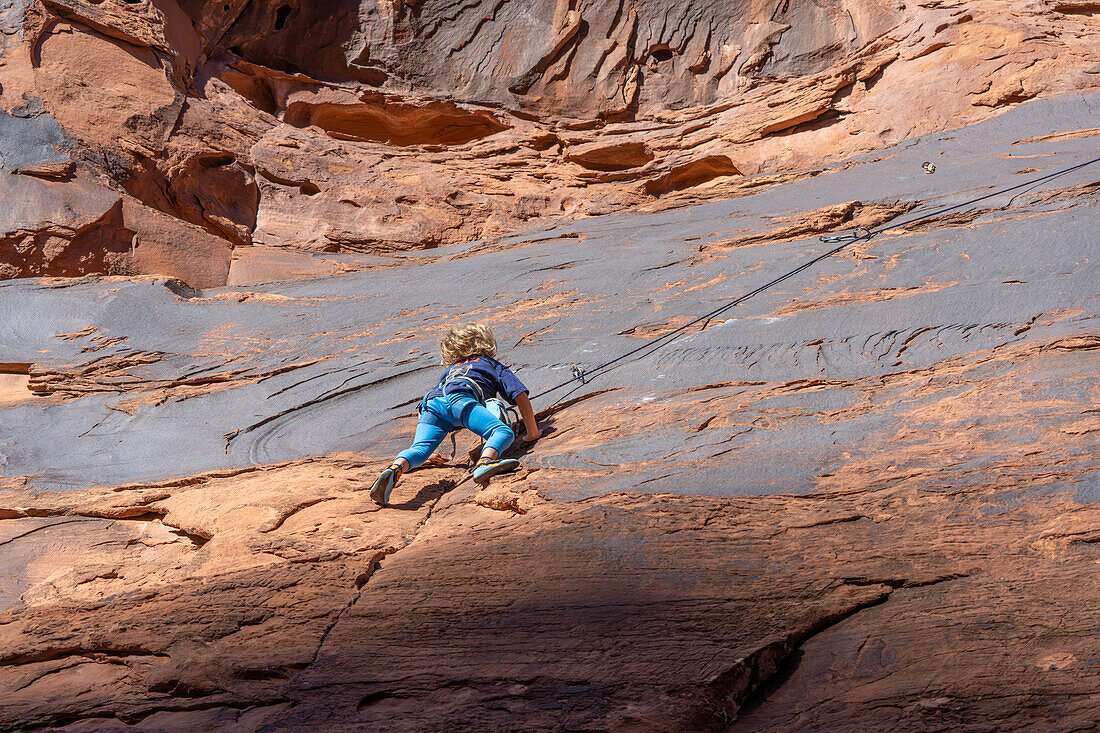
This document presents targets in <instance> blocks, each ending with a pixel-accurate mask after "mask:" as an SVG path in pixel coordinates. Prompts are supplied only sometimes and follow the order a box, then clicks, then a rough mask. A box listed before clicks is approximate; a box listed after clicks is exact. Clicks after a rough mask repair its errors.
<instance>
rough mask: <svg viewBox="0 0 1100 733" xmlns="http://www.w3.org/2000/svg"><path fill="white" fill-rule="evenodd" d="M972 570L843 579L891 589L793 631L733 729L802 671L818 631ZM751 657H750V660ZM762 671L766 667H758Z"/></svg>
mask: <svg viewBox="0 0 1100 733" xmlns="http://www.w3.org/2000/svg"><path fill="white" fill-rule="evenodd" d="M967 576H968V573H948V574H945V575H941V576H936V577H934V578H926V579H922V580H909V579H905V578H887V579H871V578H852V579H845V580H843V581H842V583H843V584H845V585H854V586H874V585H882V586H887V587H888V588H890V590H888V591H885V592H883V593H882V594H881V595H880V596H879V597H877V598H872V599H870V600H869V601H867V602H864V603H860V604H857V605H855V606H854V607H853V608H851V609H848V610H847V611H843V612H840V613H837V614H834V615H832V616H828V617H825V618H823V619H821V620H820V621H819V622H818V623H817V624H815V625H814V626H813V627H812V628H810V629H809V630H808V631H806V632H805V633H803V634H799V635H792V637H790V638H789V640H788V641H789V648H788V650H787V652H786V653H785V654H783V655H782V656H781V657H780V658H778V659H776V660H775V665H774V667H773V670H772V671H771V672H770V673H766V674H759V678H758V679H757V680H756V681H755V683H754V684H752V685H751V686H747V687H745V688H744V693H743V696H742V698H741V700H740V704H739V705H738V706H737V707H736V711H735V716H734V717H733V718H732V719H730V720H729V721H728V722H729V723H730V724H731V725H730V727H729V728H728V730H729V731H731V732H735V731H737V730H738V727H737V724H736V719H737V717H743V716H744V715H745V714H747V713H750V712H752V711H754V710H756V709H757V708H759V707H760V706H761V705H763V704H764V703H766V702H767V700H768V698H769V697H770V696H771V695H772V694H774V693H775V692H776V691H778V690H779V689H780V688H781V687H782V686H783V685H784V684H785V683H787V682H788V681H789V680H790V679H791V678H792V677H793V676H794V674H795V672H797V671H798V669H799V667H800V665H801V664H802V659H803V658H804V657H805V652H804V651H803V650H802V646H803V645H804V644H805V643H806V642H807V641H809V640H810V639H812V638H813V637H814V636H816V635H817V634H820V633H822V632H824V631H827V630H829V629H830V628H832V627H834V626H836V625H837V624H839V623H841V622H842V621H846V620H847V619H849V618H851V617H852V616H855V615H856V614H858V613H859V612H860V611H863V610H865V609H868V608H872V607H874V606H878V605H881V604H883V603H886V602H887V601H888V600H890V598H891V597H892V596H893V594H894V593H895V592H896V591H897V590H898V589H903V588H926V587H928V586H932V585H937V584H939V583H944V582H947V581H949V580H955V579H957V578H965V577H967ZM747 660H748V658H746V661H747ZM756 671H757V672H758V673H759V672H762V671H763V670H760V669H757V670H756Z"/></svg>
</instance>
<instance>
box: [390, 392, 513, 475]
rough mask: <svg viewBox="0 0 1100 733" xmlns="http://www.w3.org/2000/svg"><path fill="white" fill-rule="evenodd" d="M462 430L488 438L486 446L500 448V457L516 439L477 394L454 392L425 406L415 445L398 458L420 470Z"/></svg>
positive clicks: (510, 430) (430, 401)
mask: <svg viewBox="0 0 1100 733" xmlns="http://www.w3.org/2000/svg"><path fill="white" fill-rule="evenodd" d="M460 427H461V428H469V429H470V430H472V431H474V432H475V433H477V434H478V435H480V436H481V437H482V438H484V440H485V447H486V448H494V449H496V452H497V455H501V454H502V453H504V451H505V449H507V448H508V446H510V445H511V444H512V441H513V440H515V439H516V435H515V433H513V432H512V429H511V428H510V427H508V426H507V425H505V424H504V423H502V422H501V421H500V420H498V419H497V417H496V415H494V414H493V413H491V412H489V411H488V410H487V409H485V406H484V405H482V404H481V403H480V402H478V401H477V400H476V399H474V396H473V395H471V394H470V393H468V392H452V393H451V394H449V395H447V397H446V398H443V397H433V398H432V399H430V400H428V401H427V402H425V403H424V409H423V410H421V412H420V422H418V423H417V424H416V437H415V438H414V439H413V444H412V446H411V447H409V448H406V449H405V450H403V451H401V452H400V453H399V454H398V455H397V457H398V458H404V459H405V460H406V461H408V462H409V468H416V467H417V466H419V465H421V464H422V463H424V461H426V460H428V457H429V456H431V454H432V451H434V450H435V449H436V448H438V447H439V444H440V443H442V442H443V439H444V438H446V437H447V434H448V433H450V432H451V431H452V430H458V429H459V428H460Z"/></svg>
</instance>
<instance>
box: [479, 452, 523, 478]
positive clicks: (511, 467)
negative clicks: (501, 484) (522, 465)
mask: <svg viewBox="0 0 1100 733" xmlns="http://www.w3.org/2000/svg"><path fill="white" fill-rule="evenodd" d="M517 468H519V461H517V460H516V459H515V458H482V459H481V460H480V461H478V462H477V465H475V466H474V483H478V484H487V483H489V479H491V478H492V477H493V476H496V475H497V474H498V473H508V472H509V471H515V470H516V469H517Z"/></svg>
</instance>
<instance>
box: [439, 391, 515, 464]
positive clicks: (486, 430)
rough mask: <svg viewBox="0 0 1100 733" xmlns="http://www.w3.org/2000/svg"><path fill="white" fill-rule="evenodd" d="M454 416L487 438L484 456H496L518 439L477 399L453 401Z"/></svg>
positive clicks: (465, 425) (483, 451) (452, 413)
mask: <svg viewBox="0 0 1100 733" xmlns="http://www.w3.org/2000/svg"><path fill="white" fill-rule="evenodd" d="M451 406H452V410H451V415H452V417H456V418H458V420H459V421H460V422H461V423H462V425H463V427H466V428H469V429H470V430H472V431H474V432H475V433H477V434H478V435H480V436H481V437H482V438H483V439H484V440H485V447H484V448H483V449H482V450H481V457H482V458H496V457H497V456H499V455H500V454H501V453H503V452H504V451H505V450H507V448H508V446H510V445H511V444H512V441H513V440H515V439H516V435H515V433H513V432H512V429H511V428H510V427H508V426H507V425H505V424H504V423H502V422H501V421H500V420H499V419H498V418H497V416H496V415H494V414H493V413H491V412H490V411H489V410H487V409H486V408H485V406H484V405H482V404H481V403H479V402H478V401H477V400H475V399H472V398H469V399H460V400H454V401H452V402H451Z"/></svg>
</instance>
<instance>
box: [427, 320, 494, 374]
mask: <svg viewBox="0 0 1100 733" xmlns="http://www.w3.org/2000/svg"><path fill="white" fill-rule="evenodd" d="M496 355H497V340H496V337H494V336H493V329H491V328H489V327H488V326H486V325H485V324H484V323H467V324H466V325H464V326H458V327H457V328H452V329H451V331H450V333H448V334H447V335H446V336H444V337H443V340H442V341H440V342H439V356H440V360H441V361H440V363H441V364H443V365H444V366H450V365H451V364H457V363H458V362H460V361H462V360H463V359H467V358H469V357H471V356H496Z"/></svg>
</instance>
